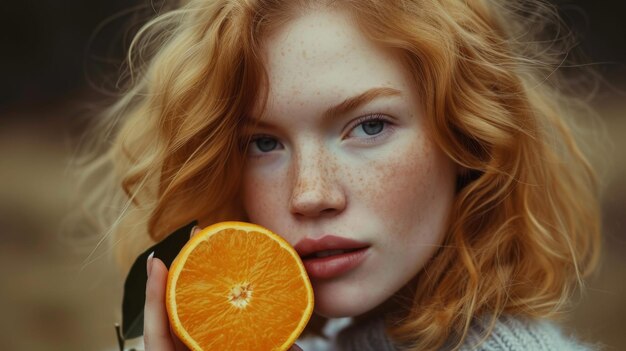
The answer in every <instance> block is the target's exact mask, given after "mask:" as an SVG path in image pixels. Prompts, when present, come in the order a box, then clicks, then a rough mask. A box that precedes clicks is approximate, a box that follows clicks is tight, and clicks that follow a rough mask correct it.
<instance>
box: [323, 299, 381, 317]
mask: <svg viewBox="0 0 626 351" xmlns="http://www.w3.org/2000/svg"><path fill="white" fill-rule="evenodd" d="M328 300H330V301H328ZM342 300H343V299H333V298H332V297H331V298H328V299H327V300H326V301H324V300H316V301H315V313H316V314H318V315H320V316H322V317H325V318H343V317H356V316H358V315H361V314H364V313H366V312H368V311H369V310H371V309H372V307H369V305H368V304H365V303H362V300H361V301H359V300H358V299H348V300H347V301H342Z"/></svg>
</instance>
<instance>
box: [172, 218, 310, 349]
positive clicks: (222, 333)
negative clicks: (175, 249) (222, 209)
mask: <svg viewBox="0 0 626 351" xmlns="http://www.w3.org/2000/svg"><path fill="white" fill-rule="evenodd" d="M166 306H167V313H168V316H169V320H170V326H171V327H172V330H173V331H174V333H176V335H177V336H178V337H179V338H180V339H181V340H182V341H183V342H184V343H185V344H186V345H187V347H189V348H190V349H191V350H193V351H200V350H203V351H208V350H220V351H224V350H242V351H243V350H257V351H263V350H287V349H289V348H290V347H291V345H293V344H294V343H295V341H296V339H297V338H298V336H299V335H300V333H302V331H303V330H304V327H305V326H306V324H307V322H308V321H309V318H310V317H311V313H312V312H313V289H312V288H311V283H310V281H309V278H308V276H307V274H306V270H305V268H304V265H303V264H302V261H301V260H300V257H299V256H298V254H297V253H296V251H295V250H294V249H293V248H292V247H291V246H290V245H289V244H288V243H287V242H286V241H285V240H284V239H282V238H281V237H280V236H278V235H276V234H274V233H272V232H271V231H269V230H267V229H265V228H263V227H261V226H258V225H255V224H251V223H244V222H222V223H217V224H214V225H212V226H209V227H207V228H205V229H203V230H202V231H200V232H199V233H197V234H196V235H194V236H193V238H191V239H190V240H189V242H188V243H187V244H186V245H185V246H184V247H183V249H182V250H181V251H180V253H179V254H178V256H177V257H176V259H175V260H174V262H173V263H172V265H171V267H170V271H169V274H168V278H167V290H166Z"/></svg>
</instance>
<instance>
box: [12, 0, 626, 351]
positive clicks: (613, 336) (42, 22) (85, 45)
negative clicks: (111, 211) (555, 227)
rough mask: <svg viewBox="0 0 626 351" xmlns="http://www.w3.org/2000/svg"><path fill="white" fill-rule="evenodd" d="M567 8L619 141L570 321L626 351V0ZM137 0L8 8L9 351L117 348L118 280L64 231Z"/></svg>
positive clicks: (151, 7) (613, 138) (565, 4)
mask: <svg viewBox="0 0 626 351" xmlns="http://www.w3.org/2000/svg"><path fill="white" fill-rule="evenodd" d="M557 3H558V4H559V5H560V9H561V11H562V14H563V16H564V18H565V20H566V22H568V23H569V25H570V26H571V27H572V28H573V30H574V32H575V33H576V34H577V35H578V37H579V38H580V41H581V46H582V48H583V49H584V51H585V52H586V54H587V55H588V56H589V57H590V61H591V62H593V63H596V64H595V65H594V67H595V68H596V69H597V70H598V71H599V72H600V73H601V74H603V75H604V77H605V78H606V80H607V81H606V83H605V84H603V85H602V86H601V87H600V90H599V91H598V92H597V93H596V94H595V98H594V100H593V101H592V103H593V104H594V106H595V107H596V109H597V110H598V112H599V114H600V115H601V116H602V119H603V121H604V123H605V125H606V129H607V131H608V139H610V140H607V142H609V143H610V144H611V145H612V146H611V147H610V148H609V151H608V154H606V155H604V156H605V158H606V160H604V163H605V164H606V165H607V167H606V170H605V171H603V174H604V176H603V183H604V198H603V209H604V228H605V236H606V238H605V243H606V244H605V257H604V259H603V261H602V267H601V270H600V271H599V273H598V274H597V275H596V276H594V277H593V278H592V279H591V280H590V281H589V284H588V290H587V292H586V293H585V294H584V295H583V296H582V297H580V299H579V300H580V302H579V303H578V304H577V306H576V307H575V308H574V309H573V311H572V313H571V314H570V317H569V319H568V321H567V325H568V326H569V328H571V330H572V331H573V332H575V333H576V334H578V335H579V336H580V337H581V338H583V339H585V340H588V341H592V342H600V343H602V344H604V345H606V350H626V229H625V219H624V217H625V216H626V211H625V210H624V208H626V178H625V176H626V158H625V157H624V152H623V151H624V150H626V139H625V138H624V135H626V93H625V92H624V91H626V24H624V21H623V18H622V16H623V14H624V13H626V2H622V1H618V0H613V1H602V2H600V1H596V2H591V1H583V0H580V1H557ZM136 5H139V6H140V7H139V9H140V10H138V11H139V12H140V13H144V14H145V13H154V11H158V8H159V5H157V4H154V3H147V2H136V1H135V2H129V1H121V0H109V1H103V0H91V1H88V2H86V1H78V0H66V1H51V0H47V1H45V0H38V1H34V0H29V1H22V2H17V1H14V2H11V3H8V2H4V3H3V6H2V8H3V9H2V11H0V12H2V13H1V14H0V20H1V21H0V38H2V46H1V49H0V50H2V55H1V57H0V63H1V64H0V70H1V72H2V74H1V77H2V81H1V83H0V277H1V278H2V281H1V283H0V350H20V351H21V350H29V351H30V350H33V351H37V350H63V351H73V350H77V351H78V350H81V351H82V350H102V349H103V348H104V347H107V346H108V347H114V345H115V334H114V329H113V323H114V322H116V321H119V320H120V319H121V317H120V311H119V310H120V305H121V303H120V301H121V292H122V286H121V282H120V279H119V278H120V277H118V276H116V273H115V271H114V270H112V269H110V267H111V266H112V262H110V261H109V260H107V259H106V258H105V257H106V255H104V253H106V250H99V251H98V252H96V255H95V256H94V258H95V259H94V260H92V261H91V262H90V263H89V264H87V265H85V264H83V261H84V260H85V258H86V257H87V254H88V253H89V248H90V247H93V246H94V245H95V243H94V242H91V241H87V242H86V244H85V242H83V244H81V245H76V246H72V245H68V244H67V243H66V241H64V240H61V239H60V238H59V226H60V222H61V218H63V216H64V214H65V213H66V212H67V210H68V194H69V193H71V190H72V186H73V184H72V183H71V182H70V181H69V178H68V177H67V174H66V165H67V163H66V162H67V158H68V156H69V155H70V153H71V151H72V145H73V143H72V142H71V141H72V140H75V138H76V136H78V135H80V134H81V131H82V128H83V127H84V121H87V120H89V119H90V118H91V115H90V112H89V111H91V110H92V108H93V105H96V106H97V105H98V104H100V103H101V102H103V101H107V99H108V97H107V94H105V93H104V92H105V91H110V90H111V89H112V87H114V85H115V78H114V77H115V74H114V73H115V72H116V70H117V69H118V67H119V66H118V64H119V62H120V60H121V58H122V56H123V52H124V49H125V48H126V46H127V44H128V43H129V40H130V34H131V33H133V32H134V30H136V29H137V25H136V23H138V18H139V17H137V16H135V15H133V14H131V12H123V11H126V10H129V9H132V8H133V6H136ZM136 9H137V8H136ZM120 13H121V15H118V16H114V15H115V14H120ZM112 16H113V17H112ZM133 23H135V24H133ZM73 240H74V242H79V241H80V238H74V239H73ZM85 248H87V249H85ZM112 349H114V348H112Z"/></svg>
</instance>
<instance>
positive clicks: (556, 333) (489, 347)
mask: <svg viewBox="0 0 626 351" xmlns="http://www.w3.org/2000/svg"><path fill="white" fill-rule="evenodd" d="M350 323H351V320H350V319H349V318H341V319H337V320H331V321H330V322H329V323H328V324H327V325H326V327H325V328H324V330H323V332H324V334H325V335H326V336H327V338H326V339H324V338H321V337H310V338H306V339H301V340H299V341H298V342H297V344H298V345H299V346H300V347H302V349H303V350H304V351H353V350H359V351H374V350H375V351H396V350H397V349H396V348H394V346H393V345H392V344H391V342H390V341H389V340H388V339H387V337H386V336H385V333H384V326H383V324H382V322H381V321H374V322H372V323H370V324H369V325H366V326H360V327H358V328H353V330H350V329H351V328H350ZM484 327H485V325H482V324H480V323H474V324H473V325H472V326H471V328H470V331H469V333H468V336H467V338H466V339H465V341H464V343H463V345H462V347H461V349H460V351H470V350H472V351H590V350H597V349H598V348H597V347H592V346H590V345H585V344H583V343H581V342H579V341H577V340H576V339H575V338H573V337H569V336H566V335H565V334H564V333H563V332H562V330H561V329H560V328H559V327H557V326H556V325H555V324H553V323H551V322H548V321H529V320H523V319H516V318H512V317H507V316H503V317H501V318H500V319H499V320H498V321H497V322H496V325H495V327H494V329H493V330H492V332H491V333H490V334H489V336H488V337H487V338H486V339H485V341H484V342H483V343H482V344H480V345H479V346H478V347H477V348H476V345H477V344H478V343H479V341H480V340H481V337H482V332H483V331H484ZM451 348H452V347H451V346H444V347H443V348H442V351H445V350H450V349H451Z"/></svg>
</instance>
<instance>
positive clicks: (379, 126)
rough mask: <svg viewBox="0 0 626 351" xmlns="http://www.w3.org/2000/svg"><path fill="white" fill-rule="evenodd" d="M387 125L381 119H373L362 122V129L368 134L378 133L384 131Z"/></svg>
mask: <svg viewBox="0 0 626 351" xmlns="http://www.w3.org/2000/svg"><path fill="white" fill-rule="evenodd" d="M384 127H385V122H384V121H381V120H371V121H366V122H363V123H361V129H363V131H364V132H365V134H367V135H376V134H378V133H380V132H382V131H383V128H384Z"/></svg>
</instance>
